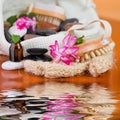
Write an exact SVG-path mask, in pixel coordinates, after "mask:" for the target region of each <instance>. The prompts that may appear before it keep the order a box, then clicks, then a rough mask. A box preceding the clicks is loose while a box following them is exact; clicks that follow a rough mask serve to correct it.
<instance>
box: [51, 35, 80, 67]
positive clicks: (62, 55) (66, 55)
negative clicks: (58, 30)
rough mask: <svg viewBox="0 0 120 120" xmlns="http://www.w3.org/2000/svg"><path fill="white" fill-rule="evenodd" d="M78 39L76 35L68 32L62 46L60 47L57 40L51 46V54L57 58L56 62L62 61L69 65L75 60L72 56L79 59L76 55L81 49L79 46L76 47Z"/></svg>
mask: <svg viewBox="0 0 120 120" xmlns="http://www.w3.org/2000/svg"><path fill="white" fill-rule="evenodd" d="M76 39H77V37H76V36H72V35H71V34H68V35H67V36H65V38H64V39H63V41H62V43H63V46H62V47H59V45H58V42H57V41H55V44H54V45H50V46H49V47H50V54H51V56H53V57H54V58H55V62H56V63H59V62H60V61H62V62H64V63H65V64H67V65H69V64H70V63H71V62H73V59H72V58H75V59H77V60H79V58H78V57H77V56H76V55H75V53H76V52H77V51H78V50H79V48H78V47H74V44H75V43H76Z"/></svg>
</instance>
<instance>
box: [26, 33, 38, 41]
mask: <svg viewBox="0 0 120 120" xmlns="http://www.w3.org/2000/svg"><path fill="white" fill-rule="evenodd" d="M35 37H39V35H35V34H26V35H25V36H24V40H28V39H31V38H35Z"/></svg>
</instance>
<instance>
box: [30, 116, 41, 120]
mask: <svg viewBox="0 0 120 120" xmlns="http://www.w3.org/2000/svg"><path fill="white" fill-rule="evenodd" d="M39 119H40V118H35V117H34V118H28V120H39Z"/></svg>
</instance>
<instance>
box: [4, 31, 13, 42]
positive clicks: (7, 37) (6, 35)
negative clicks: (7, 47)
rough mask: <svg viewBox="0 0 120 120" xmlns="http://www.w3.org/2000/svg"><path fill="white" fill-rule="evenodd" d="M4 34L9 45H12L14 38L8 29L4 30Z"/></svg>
mask: <svg viewBox="0 0 120 120" xmlns="http://www.w3.org/2000/svg"><path fill="white" fill-rule="evenodd" d="M4 34H5V38H6V40H7V41H8V42H9V43H12V37H11V35H10V33H9V32H8V29H4Z"/></svg>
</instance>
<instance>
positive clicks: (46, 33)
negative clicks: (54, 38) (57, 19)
mask: <svg viewBox="0 0 120 120" xmlns="http://www.w3.org/2000/svg"><path fill="white" fill-rule="evenodd" d="M56 33H57V32H56V31H55V30H52V29H46V30H36V34H37V35H40V36H49V35H53V34H56Z"/></svg>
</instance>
